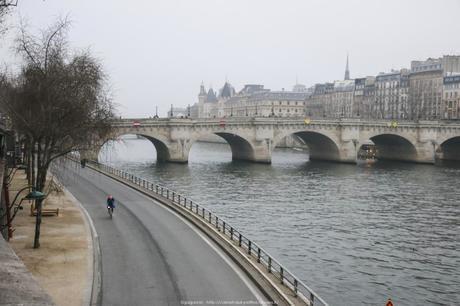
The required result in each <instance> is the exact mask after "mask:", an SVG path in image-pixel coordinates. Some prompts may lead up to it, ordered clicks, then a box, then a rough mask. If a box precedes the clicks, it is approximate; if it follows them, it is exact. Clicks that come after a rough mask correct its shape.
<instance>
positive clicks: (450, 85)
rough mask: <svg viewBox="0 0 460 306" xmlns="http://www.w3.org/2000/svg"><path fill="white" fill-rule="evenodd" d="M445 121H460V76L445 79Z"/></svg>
mask: <svg viewBox="0 0 460 306" xmlns="http://www.w3.org/2000/svg"><path fill="white" fill-rule="evenodd" d="M442 109H443V114H442V115H443V119H449V120H452V119H460V74H457V75H450V76H446V77H444V80H443V99H442Z"/></svg>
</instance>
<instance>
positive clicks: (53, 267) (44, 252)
mask: <svg viewBox="0 0 460 306" xmlns="http://www.w3.org/2000/svg"><path fill="white" fill-rule="evenodd" d="M51 180H52V178H51V177H50V178H49V179H48V182H50V181H51ZM25 186H27V180H26V176H25V173H24V171H22V170H19V171H16V172H15V174H14V176H13V179H12V181H11V182H10V185H9V193H10V199H14V197H15V196H16V194H17V192H18V191H19V190H21V189H23V187H25ZM27 192H28V191H27V189H26V190H24V191H23V193H22V195H23V196H25V195H26V194H27ZM22 206H23V208H24V209H23V210H19V211H18V212H17V215H16V217H15V219H14V220H13V229H14V232H13V237H12V238H11V239H10V241H9V243H7V242H6V241H5V240H3V238H1V237H0V305H54V304H56V305H66V306H77V305H78V306H80V305H85V304H86V305H87V304H88V303H89V299H90V293H91V292H90V291H91V286H92V247H91V241H92V239H91V235H90V231H89V228H88V226H87V225H86V224H85V219H84V217H83V214H82V212H81V210H80V208H79V206H78V203H76V201H75V200H74V199H73V198H72V196H71V195H70V194H68V193H66V192H64V191H63V190H60V191H59V192H57V190H56V191H55V192H52V193H50V194H49V195H48V196H47V198H46V200H45V204H44V208H46V209H59V214H58V215H52V216H45V217H43V218H42V226H41V237H40V248H39V249H34V248H33V239H34V231H35V217H34V216H31V210H30V208H31V202H28V201H25V202H23V204H22Z"/></svg>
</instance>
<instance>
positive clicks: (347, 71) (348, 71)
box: [345, 52, 350, 80]
mask: <svg viewBox="0 0 460 306" xmlns="http://www.w3.org/2000/svg"><path fill="white" fill-rule="evenodd" d="M349 79H350V69H348V52H347V66H346V67H345V80H349Z"/></svg>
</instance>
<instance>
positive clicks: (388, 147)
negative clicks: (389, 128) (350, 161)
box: [369, 133, 417, 162]
mask: <svg viewBox="0 0 460 306" xmlns="http://www.w3.org/2000/svg"><path fill="white" fill-rule="evenodd" d="M369 140H371V141H372V142H373V143H374V144H375V146H376V149H377V159H381V160H399V161H411V162H414V161H417V148H416V146H415V145H414V144H413V143H412V142H411V141H410V140H408V139H407V138H406V137H403V136H401V135H397V134H391V133H382V134H376V135H373V136H371V137H369Z"/></svg>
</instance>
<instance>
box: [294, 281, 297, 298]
mask: <svg viewBox="0 0 460 306" xmlns="http://www.w3.org/2000/svg"><path fill="white" fill-rule="evenodd" d="M297 286H298V284H297V279H296V278H294V296H295V297H297Z"/></svg>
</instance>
